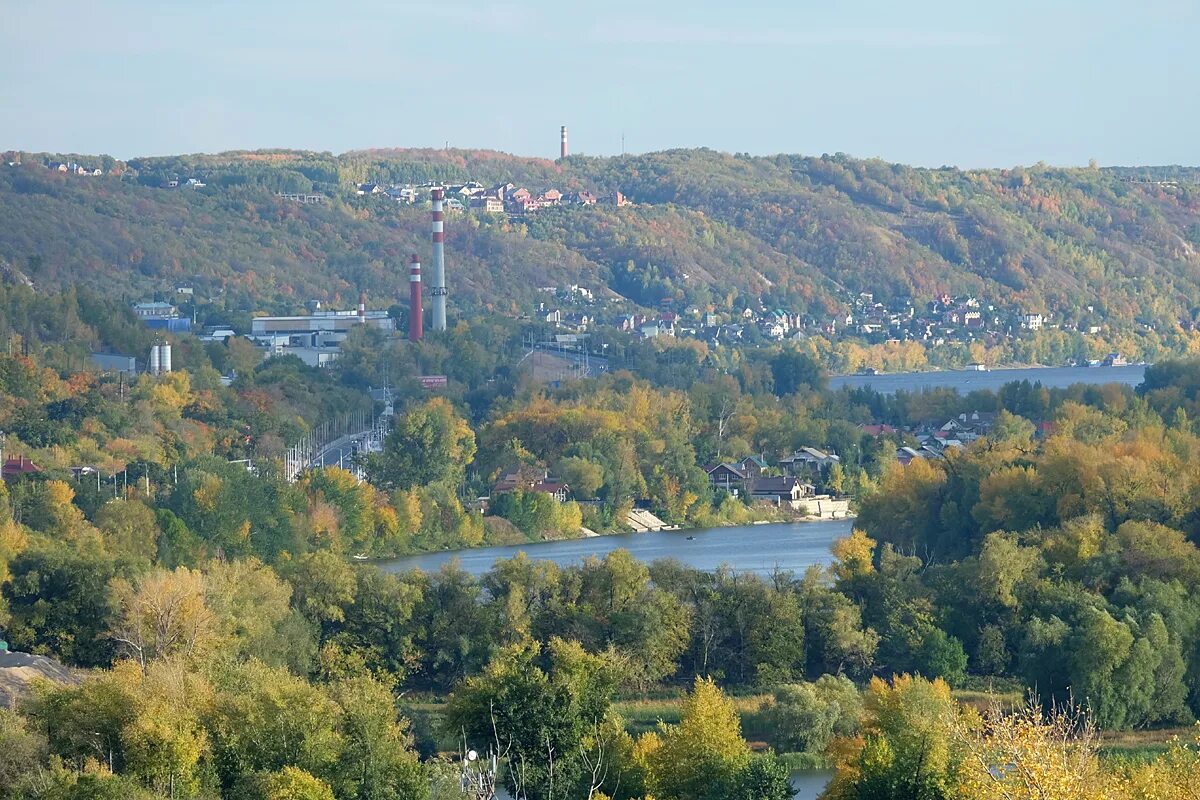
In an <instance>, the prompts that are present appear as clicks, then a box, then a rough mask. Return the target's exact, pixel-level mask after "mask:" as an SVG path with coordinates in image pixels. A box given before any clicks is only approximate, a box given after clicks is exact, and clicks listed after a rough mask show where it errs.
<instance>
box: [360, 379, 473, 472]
mask: <svg viewBox="0 0 1200 800" xmlns="http://www.w3.org/2000/svg"><path fill="white" fill-rule="evenodd" d="M474 458H475V433H474V432H473V431H472V430H471V427H470V426H469V425H468V424H467V421H466V420H465V419H463V418H462V417H461V416H460V415H459V414H458V412H457V411H455V410H454V407H453V406H452V405H450V403H449V401H447V400H446V399H445V398H441V397H436V398H434V399H432V400H429V401H427V402H425V403H423V404H421V405H419V406H414V407H413V408H411V409H409V410H408V411H407V412H405V413H404V414H403V415H402V416H400V418H399V419H397V420H396V422H395V425H394V427H393V428H392V432H391V433H390V434H388V437H387V439H386V440H385V441H384V445H383V452H382V453H378V454H373V455H369V456H367V457H366V458H365V460H364V466H365V468H366V470H367V474H368V476H369V478H370V481H371V483H373V484H374V485H376V486H379V487H382V488H386V489H389V490H390V489H396V488H399V489H411V488H413V487H417V486H425V485H427V484H430V483H435V482H439V481H440V482H446V483H450V484H456V483H458V481H460V480H461V479H462V477H463V474H464V473H465V471H466V468H467V467H468V466H469V465H470V464H471V462H472V461H473V460H474Z"/></svg>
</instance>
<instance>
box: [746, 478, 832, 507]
mask: <svg viewBox="0 0 1200 800" xmlns="http://www.w3.org/2000/svg"><path fill="white" fill-rule="evenodd" d="M814 494H816V489H815V488H814V487H813V486H812V484H809V483H805V482H804V481H802V480H800V479H799V478H797V477H795V476H791V475H789V476H787V477H783V478H758V479H757V480H755V481H753V483H752V484H751V488H750V496H751V497H752V498H754V499H755V500H765V501H767V502H770V503H774V504H775V505H789V506H790V505H792V504H795V503H799V501H801V500H803V499H804V498H805V497H812V496H813V495H814Z"/></svg>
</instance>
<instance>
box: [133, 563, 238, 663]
mask: <svg viewBox="0 0 1200 800" xmlns="http://www.w3.org/2000/svg"><path fill="white" fill-rule="evenodd" d="M112 592H113V597H114V599H115V603H116V606H117V609H118V612H117V617H116V619H115V620H114V622H113V626H112V632H111V635H112V638H113V639H114V641H116V642H117V643H118V645H119V646H120V647H121V649H122V650H124V651H125V652H126V653H128V654H129V655H130V656H131V657H132V658H134V659H135V660H136V661H137V662H138V663H139V664H140V665H141V667H142V669H143V670H144V669H146V666H147V664H148V663H149V662H151V661H154V660H156V659H163V658H170V657H173V656H180V657H182V658H185V659H186V658H191V657H192V656H194V655H196V654H198V653H201V652H204V651H205V650H206V649H207V648H208V646H209V645H210V644H212V643H213V642H215V641H216V629H215V623H214V620H213V615H212V612H211V611H209V609H208V607H207V606H206V605H205V604H204V577H203V575H201V574H200V573H199V572H193V571H192V570H189V569H188V568H187V567H178V568H176V569H175V571H174V572H167V571H166V570H157V571H155V572H152V573H150V574H149V575H146V576H144V577H142V578H141V579H139V580H138V582H137V584H136V585H134V584H131V583H130V582H129V581H126V580H124V579H123V578H118V579H116V580H115V581H113V587H112Z"/></svg>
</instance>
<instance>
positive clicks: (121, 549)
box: [95, 500, 159, 564]
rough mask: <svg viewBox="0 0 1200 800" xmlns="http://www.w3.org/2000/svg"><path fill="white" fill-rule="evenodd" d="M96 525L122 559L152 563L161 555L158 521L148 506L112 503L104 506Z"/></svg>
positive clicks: (113, 551) (110, 548)
mask: <svg viewBox="0 0 1200 800" xmlns="http://www.w3.org/2000/svg"><path fill="white" fill-rule="evenodd" d="M95 523H96V527H97V528H99V529H100V533H102V534H104V538H105V542H106V544H107V545H108V547H109V550H110V552H112V553H113V555H115V556H117V557H118V558H128V559H131V560H133V561H136V562H140V563H144V564H149V563H150V562H151V561H153V560H154V557H155V556H156V555H157V554H158V536H159V529H158V520H157V519H156V518H155V515H154V511H152V510H151V509H150V507H149V506H147V505H146V504H145V503H141V502H138V501H136V500H111V501H109V502H107V503H105V504H104V505H102V506H101V507H100V510H99V511H98V512H97V513H96V519H95Z"/></svg>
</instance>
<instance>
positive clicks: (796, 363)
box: [771, 347, 829, 396]
mask: <svg viewBox="0 0 1200 800" xmlns="http://www.w3.org/2000/svg"><path fill="white" fill-rule="evenodd" d="M771 377H772V378H773V379H774V381H775V394H777V395H780V396H783V395H789V394H795V393H796V392H798V391H799V390H800V387H802V386H807V387H809V388H810V389H812V390H813V391H818V392H819V391H821V390H822V389H824V388H825V386H826V385H827V384H828V382H829V381H828V378H826V376H825V373H824V371H823V370H822V369H821V365H820V364H818V363H817V361H816V359H814V358H813V357H812V356H810V355H808V354H807V353H804V352H802V351H800V350H798V349H796V348H794V347H784V348H783V349H782V350H780V351H779V352H778V353H777V354H776V355H775V356H774V357H773V358H772V359H771Z"/></svg>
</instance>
